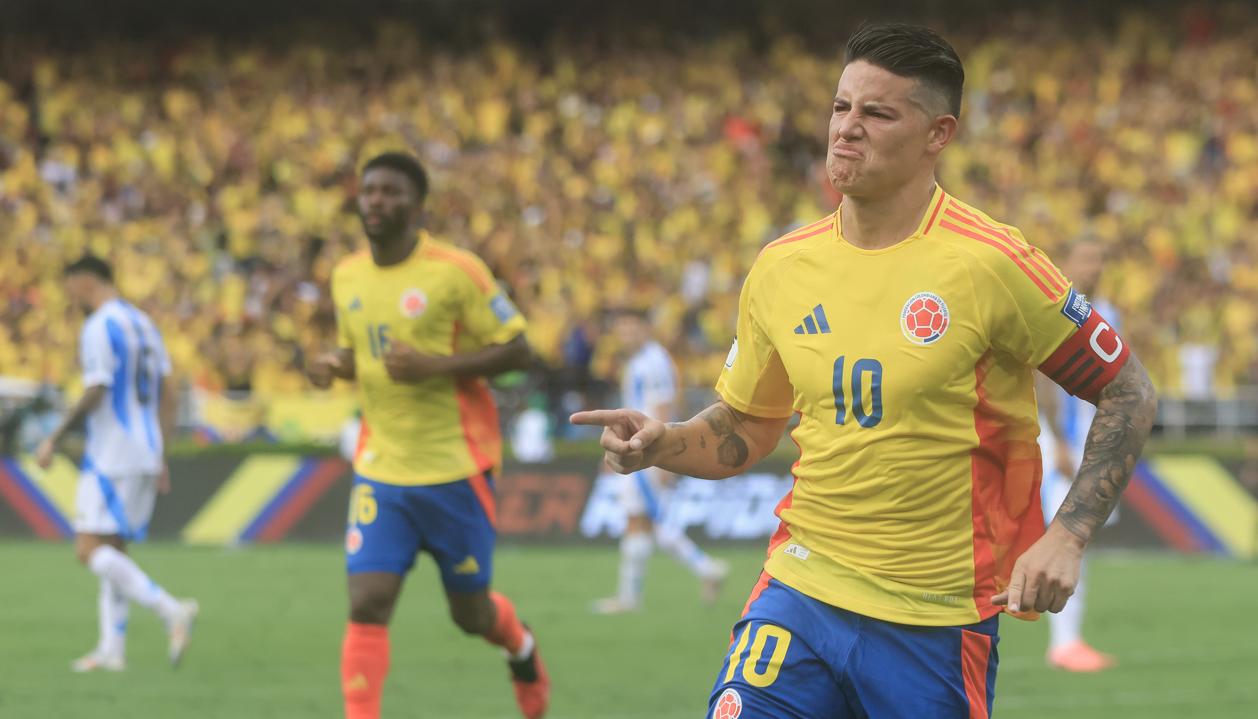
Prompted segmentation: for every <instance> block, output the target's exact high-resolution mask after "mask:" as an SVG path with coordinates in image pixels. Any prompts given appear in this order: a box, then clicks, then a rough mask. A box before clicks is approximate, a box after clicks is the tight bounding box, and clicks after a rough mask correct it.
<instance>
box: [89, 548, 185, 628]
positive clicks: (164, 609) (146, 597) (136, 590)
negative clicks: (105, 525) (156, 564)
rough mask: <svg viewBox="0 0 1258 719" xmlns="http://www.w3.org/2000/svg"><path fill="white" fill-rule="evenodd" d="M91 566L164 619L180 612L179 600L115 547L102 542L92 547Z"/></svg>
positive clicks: (97, 574) (118, 588) (99, 575)
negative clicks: (94, 547)
mask: <svg viewBox="0 0 1258 719" xmlns="http://www.w3.org/2000/svg"><path fill="white" fill-rule="evenodd" d="M87 566H88V569H91V570H92V573H93V574H95V575H96V576H98V577H100V578H101V579H106V580H109V581H110V582H113V584H114V588H115V589H116V590H117V591H118V592H120V593H121V594H122V596H123V597H124V598H126V599H130V600H131V601H133V602H135V603H136V604H139V605H140V606H143V607H147V608H149V609H152V610H153V611H155V612H157V615H158V616H160V617H161V618H162V619H163V620H164V621H167V622H169V621H170V620H171V619H173V618H175V616H177V615H178V613H179V602H177V601H175V598H174V597H172V596H170V594H168V593H167V592H166V590H165V589H162V588H161V587H159V586H158V585H157V582H154V581H153V580H152V579H149V576H148V575H147V574H145V573H144V570H143V569H140V565H138V564H136V563H135V560H134V559H132V558H131V557H128V556H127V555H126V554H123V553H122V552H120V551H118V550H117V549H115V548H114V547H111V546H109V545H108V544H102V545H101V546H99V547H97V548H96V549H94V550H92V554H91V556H89V557H88V558H87Z"/></svg>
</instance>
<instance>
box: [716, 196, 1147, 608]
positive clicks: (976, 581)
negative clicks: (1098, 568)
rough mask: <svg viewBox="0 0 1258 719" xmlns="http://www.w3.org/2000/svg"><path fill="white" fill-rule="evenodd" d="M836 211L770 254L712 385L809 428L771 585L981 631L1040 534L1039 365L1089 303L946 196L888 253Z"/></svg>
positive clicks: (775, 544)
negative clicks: (977, 626)
mask: <svg viewBox="0 0 1258 719" xmlns="http://www.w3.org/2000/svg"><path fill="white" fill-rule="evenodd" d="M840 211H841V210H840ZM840 211H836V212H835V214H833V215H831V216H830V217H827V218H825V219H823V220H821V221H819V222H815V223H813V224H812V225H808V226H806V227H802V228H800V229H798V230H796V231H794V232H792V233H790V234H788V235H786V236H784V237H782V238H780V239H778V240H777V241H775V242H772V243H770V244H769V245H767V246H766V247H765V248H764V249H763V251H762V252H761V254H760V256H759V257H758V258H757V259H756V261H755V263H754V265H753V266H752V268H751V270H750V272H749V274H748V276H747V279H746V282H745V284H744V286H743V289H742V295H741V298H740V301H739V313H738V327H737V334H736V335H735V341H734V347H733V348H732V349H731V350H730V354H729V357H728V359H727V360H726V363H725V369H724V370H723V371H722V373H721V376H720V379H719V381H718V383H717V385H716V389H717V392H718V393H719V394H720V396H721V397H722V398H723V399H724V400H725V402H727V403H728V404H729V405H730V406H732V407H734V408H735V409H737V410H739V411H741V412H744V413H747V414H750V415H754V416H759V417H789V416H790V415H791V414H792V413H798V414H799V424H798V426H797V427H796V428H795V429H794V430H793V431H792V433H791V436H792V438H793V439H794V441H795V443H796V444H797V445H798V447H799V452H800V456H799V461H798V462H797V463H796V465H795V467H794V470H793V471H794V474H795V484H794V488H793V490H792V491H791V492H790V493H789V494H788V495H787V496H786V497H785V498H784V499H783V500H782V502H781V504H780V505H779V507H778V516H779V517H780V519H781V527H780V529H779V530H778V533H777V534H776V535H775V537H774V538H773V540H772V541H771V542H770V549H769V557H768V559H767V561H766V564H765V571H766V572H767V574H768V575H769V576H772V577H774V578H776V579H778V580H779V581H781V582H783V583H785V584H787V585H789V586H791V587H794V588H795V589H797V590H799V591H801V592H803V593H804V594H807V595H809V596H811V597H814V598H816V599H818V600H820V601H823V602H826V603H828V604H831V605H834V606H838V607H842V608H844V609H848V610H850V611H854V612H857V613H860V614H864V615H866V616H870V617H874V618H877V619H883V620H887V621H893V622H899V623H904V624H914V625H927V626H946V625H958V624H969V623H972V622H977V621H980V620H981V619H985V618H987V617H990V616H992V615H994V614H996V613H997V612H998V611H999V608H997V607H993V606H992V605H991V603H990V601H989V599H990V597H991V596H992V595H993V594H996V593H997V592H998V591H999V590H1000V589H1002V588H1003V587H1004V586H1005V585H1006V584H1007V582H1008V578H1009V573H1010V570H1011V569H1012V565H1013V562H1014V560H1015V559H1017V557H1018V555H1020V554H1021V552H1022V551H1024V550H1025V549H1026V548H1027V547H1028V546H1029V545H1030V544H1031V543H1032V542H1033V541H1034V540H1035V539H1037V538H1038V537H1039V536H1040V535H1041V534H1042V532H1043V529H1044V524H1043V518H1042V516H1041V510H1040V499H1039V483H1040V472H1041V466H1040V457H1039V448H1038V446H1037V444H1036V436H1037V435H1038V433H1039V425H1038V421H1037V416H1036V405H1035V395H1034V386H1033V378H1032V371H1033V370H1034V368H1035V367H1037V366H1040V365H1041V364H1043V363H1045V361H1046V360H1048V359H1049V358H1050V356H1053V355H1054V352H1055V351H1056V350H1057V349H1058V348H1059V347H1061V346H1062V345H1063V343H1064V342H1066V340H1067V339H1069V338H1071V337H1072V336H1073V335H1075V334H1076V333H1077V332H1078V331H1079V330H1080V328H1081V327H1082V324H1083V323H1082V321H1081V320H1080V319H1079V312H1075V311H1073V310H1079V309H1080V308H1081V307H1083V306H1084V305H1086V299H1085V298H1082V296H1077V297H1076V295H1075V293H1074V292H1073V290H1072V289H1071V288H1070V283H1069V282H1068V281H1067V280H1066V279H1065V278H1064V277H1063V276H1062V274H1061V272H1060V271H1058V269H1057V268H1056V267H1055V266H1054V265H1053V264H1052V263H1051V262H1050V261H1049V260H1048V258H1047V257H1045V256H1044V254H1043V253H1041V252H1040V251H1039V250H1037V249H1036V248H1034V247H1032V246H1030V245H1029V244H1027V242H1026V241H1025V240H1024V239H1023V237H1022V235H1021V233H1019V232H1018V230H1017V229H1015V228H1013V227H1010V226H1008V225H1003V224H1000V223H998V222H995V221H994V220H992V219H991V218H990V217H988V216H987V215H985V214H984V213H982V212H979V211H978V210H976V209H974V208H972V207H970V206H968V205H966V204H965V203H963V202H961V201H959V200H956V199H955V198H953V197H950V196H949V195H948V194H947V193H945V192H944V191H943V190H942V189H939V188H936V189H935V192H934V196H933V197H932V198H931V202H930V205H928V209H927V211H926V213H925V215H924V216H923V218H922V221H921V224H920V225H919V227H918V229H917V231H916V232H914V233H913V235H912V236H910V237H909V238H907V239H905V240H904V241H902V242H900V243H898V244H896V245H894V246H892V247H888V248H885V249H880V250H862V249H859V248H857V247H855V246H853V245H851V244H849V243H848V242H846V241H845V240H844V239H843V237H842V236H841V233H840V227H841V224H840V222H839V212H840ZM1085 319H1086V318H1085ZM1095 321H1096V320H1095V318H1094V322H1095ZM1124 358H1125V355H1124ZM1077 359H1078V358H1076V360H1077ZM1085 360H1086V361H1087V362H1089V363H1091V362H1092V361H1093V360H1092V359H1086V358H1085ZM1087 367H1088V370H1089V375H1088V377H1091V379H1092V380H1098V379H1099V375H1098V376H1097V377H1092V376H1091V374H1090V371H1091V369H1093V365H1092V364H1088V366H1087ZM1059 369H1060V368H1059ZM1114 372H1116V370H1114ZM1103 373H1104V374H1105V375H1107V376H1112V372H1111V370H1110V369H1109V368H1106V369H1104V370H1103ZM1106 381H1108V380H1106ZM1075 384H1080V383H1079V382H1076V383H1075ZM766 581H767V580H766Z"/></svg>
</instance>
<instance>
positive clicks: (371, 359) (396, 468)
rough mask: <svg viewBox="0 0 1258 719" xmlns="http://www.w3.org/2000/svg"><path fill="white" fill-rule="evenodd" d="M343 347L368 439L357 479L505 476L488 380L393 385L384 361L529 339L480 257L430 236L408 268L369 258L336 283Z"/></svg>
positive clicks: (357, 462) (339, 273)
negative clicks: (399, 348) (391, 350)
mask: <svg viewBox="0 0 1258 719" xmlns="http://www.w3.org/2000/svg"><path fill="white" fill-rule="evenodd" d="M332 299H333V302H334V303H335V304H336V318H337V330H338V335H339V344H340V346H341V347H343V348H349V349H351V350H352V351H353V353H354V363H355V369H356V372H357V382H358V390H359V395H360V401H361V404H362V412H363V436H362V438H361V440H360V442H359V449H358V453H357V455H356V457H355V459H354V471H355V472H357V473H358V474H360V475H362V476H364V477H366V478H368V479H372V480H375V481H378V482H387V483H389V484H403V485H421V484H441V483H444V482H452V481H456V480H459V479H463V478H465V477H469V476H472V475H474V474H478V473H480V472H483V471H485V470H488V469H492V468H495V467H497V466H498V465H499V464H500V463H501V458H502V439H501V436H500V433H499V430H498V412H497V408H496V407H495V406H494V401H493V398H492V397H491V396H490V393H489V387H488V385H487V383H486V382H485V380H484V379H482V378H479V377H477V378H467V379H456V378H454V377H448V376H443V377H433V378H430V379H427V380H424V381H422V382H419V383H414V384H410V383H401V382H394V381H393V380H392V379H390V377H389V375H388V373H387V371H386V370H385V367H384V362H383V359H382V358H383V355H384V352H385V350H386V349H387V348H388V347H389V344H390V343H391V342H395V341H401V342H405V343H406V344H409V345H410V346H412V347H414V348H415V349H416V350H418V351H419V352H422V353H426V354H433V355H451V354H455V353H461V352H472V351H476V350H478V349H481V348H483V347H486V346H488V345H494V344H503V343H506V342H509V341H511V340H512V339H514V338H515V337H517V336H518V335H520V334H521V333H523V332H524V329H525V321H524V317H523V316H522V315H521V314H520V313H519V311H517V310H516V308H515V306H514V305H513V304H512V303H511V301H510V300H509V299H508V298H507V297H506V295H504V294H503V293H502V291H501V290H500V289H499V288H498V285H497V284H496V283H495V282H494V278H493V275H491V274H490V272H489V269H488V268H487V267H486V266H485V263H484V262H482V261H481V260H480V258H478V257H476V255H474V254H472V253H470V252H467V251H465V250H462V249H459V248H457V247H454V246H452V245H449V244H446V243H444V242H438V241H436V240H434V239H432V238H431V237H430V236H428V234H427V233H421V235H420V242H419V245H418V246H417V247H416V248H415V250H414V251H413V252H412V253H411V255H410V256H409V257H407V258H406V259H405V260H404V261H402V262H400V263H398V264H396V265H391V266H388V267H380V266H377V265H376V264H375V263H374V262H373V261H372V259H371V254H370V253H369V252H367V251H363V252H360V253H358V254H355V255H353V256H351V257H348V258H346V259H345V260H343V261H341V263H340V264H338V265H337V267H336V269H335V270H334V271H333V274H332Z"/></svg>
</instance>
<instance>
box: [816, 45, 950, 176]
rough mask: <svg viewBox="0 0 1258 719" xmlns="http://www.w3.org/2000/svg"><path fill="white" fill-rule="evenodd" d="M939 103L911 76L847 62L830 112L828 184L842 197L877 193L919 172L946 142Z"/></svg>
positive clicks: (862, 62) (863, 63)
mask: <svg viewBox="0 0 1258 719" xmlns="http://www.w3.org/2000/svg"><path fill="white" fill-rule="evenodd" d="M939 104H940V100H939V98H936V97H934V95H933V93H931V92H929V91H927V90H925V89H924V88H923V87H922V86H921V83H919V82H918V81H917V80H915V79H911V78H906V77H900V76H899V75H896V74H894V73H891V72H888V71H887V70H884V69H882V68H880V67H878V66H876V65H872V64H870V63H868V62H864V61H862V60H857V61H856V62H853V63H849V64H848V65H847V67H845V68H843V76H842V77H840V78H839V87H838V90H837V91H836V92H835V96H834V105H833V112H832V114H831V115H830V144H829V152H827V153H826V173H827V174H828V175H829V178H830V184H831V185H833V186H834V189H835V190H837V191H839V192H841V193H843V194H844V195H846V196H850V197H856V198H864V197H878V196H882V195H886V194H889V193H890V192H892V191H894V190H895V189H897V188H899V187H900V186H902V185H903V184H904V183H905V182H907V181H908V180H910V179H911V178H912V177H914V176H915V175H917V174H918V173H920V172H921V171H922V169H923V164H928V163H930V162H932V161H933V159H934V156H935V155H937V154H938V153H939V152H940V151H941V150H942V149H943V145H945V144H947V139H948V138H944V140H943V142H942V144H940V139H939V137H938V132H937V131H938V127H937V126H938V124H939V118H940V116H939V115H938V114H936V111H937V110H938V108H939ZM931 108H935V110H932V109H931ZM952 122H954V123H955V120H953V121H952ZM948 137H949V138H950V134H949V135H948Z"/></svg>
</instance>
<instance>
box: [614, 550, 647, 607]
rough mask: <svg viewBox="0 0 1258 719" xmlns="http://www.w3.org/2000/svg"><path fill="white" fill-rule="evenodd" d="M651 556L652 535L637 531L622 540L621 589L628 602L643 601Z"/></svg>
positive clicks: (621, 597)
mask: <svg viewBox="0 0 1258 719" xmlns="http://www.w3.org/2000/svg"><path fill="white" fill-rule="evenodd" d="M650 557H651V535H649V534H645V533H641V532H635V533H633V534H626V535H625V536H624V537H623V538H622V539H621V540H620V591H619V593H618V596H619V597H620V599H621V601H623V602H625V603H627V604H637V603H639V602H641V601H642V583H643V580H644V579H645V578H646V562H647V559H649V558H650Z"/></svg>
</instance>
